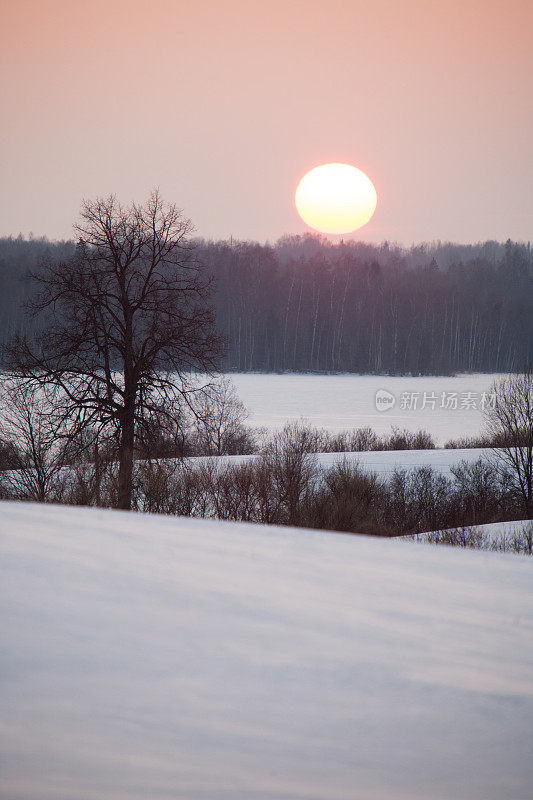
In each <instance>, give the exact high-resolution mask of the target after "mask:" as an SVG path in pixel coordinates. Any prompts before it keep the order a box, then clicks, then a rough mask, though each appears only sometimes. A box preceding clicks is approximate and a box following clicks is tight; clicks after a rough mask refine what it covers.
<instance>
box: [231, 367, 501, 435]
mask: <svg viewBox="0 0 533 800" xmlns="http://www.w3.org/2000/svg"><path fill="white" fill-rule="evenodd" d="M228 377H229V378H231V380H232V381H233V383H234V384H235V388H236V390H237V395H238V396H239V398H240V400H242V402H243V403H244V405H245V406H246V408H247V409H248V411H249V412H250V419H249V423H250V424H251V425H258V426H262V427H265V428H268V429H270V430H273V429H276V428H281V427H282V426H283V425H284V424H285V423H286V422H288V421H290V420H297V419H302V418H303V419H305V420H307V421H308V422H309V423H310V424H311V425H315V426H316V427H318V428H327V429H328V430H330V431H341V430H348V429H351V428H361V427H366V426H369V427H371V428H373V429H374V430H375V431H376V433H378V434H384V433H390V429H391V426H392V425H396V426H397V427H399V428H407V429H408V430H410V431H417V430H419V429H420V428H423V429H425V430H427V431H429V432H430V433H431V434H433V436H434V437H435V440H436V442H437V444H441V445H443V444H445V442H447V441H448V440H449V439H458V438H460V437H462V436H474V435H476V434H478V433H480V431H481V429H482V422H483V420H482V414H481V412H480V410H479V406H480V404H481V397H482V393H483V392H488V391H489V388H490V386H491V384H492V383H493V382H494V381H496V380H498V379H499V378H502V377H503V376H502V375H496V374H494V375H485V374H472V375H457V376H455V377H431V376H426V377H421V378H413V377H390V376H389V375H305V374H284V375H273V374H261V373H228ZM380 389H385V390H387V391H389V392H391V393H392V394H393V395H394V397H395V399H396V403H395V406H394V407H393V408H391V409H390V410H389V411H377V410H376V404H375V397H376V392H377V391H378V390H380ZM424 392H425V393H426V407H425V408H422V406H423V404H424ZM468 392H470V393H471V395H472V396H471V397H470V402H468V401H467V399H466V397H465V395H466V393H468ZM404 393H408V394H409V395H410V396H411V395H414V394H416V395H417V397H416V398H414V399H413V403H414V402H416V406H417V407H416V408H413V409H405V410H404V409H402V408H401V398H402V395H403V394H404ZM443 393H444V394H445V397H444V402H445V403H446V402H449V401H450V395H451V394H453V393H457V398H456V399H457V406H458V407H457V408H456V409H453V408H442V407H441V403H442V399H443V398H442V394H443ZM432 394H434V395H435V398H436V399H435V402H433V401H432V400H431V395H432ZM472 403H474V404H475V408H471V407H468V408H463V407H462V405H463V404H466V405H468V406H470V405H471V404H472ZM433 405H434V406H435V407H433ZM452 405H453V403H452Z"/></svg>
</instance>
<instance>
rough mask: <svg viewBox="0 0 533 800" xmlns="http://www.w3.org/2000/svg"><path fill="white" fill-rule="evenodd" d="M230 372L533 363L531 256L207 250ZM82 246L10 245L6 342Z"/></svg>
mask: <svg viewBox="0 0 533 800" xmlns="http://www.w3.org/2000/svg"><path fill="white" fill-rule="evenodd" d="M197 246H198V256H199V258H200V259H201V260H202V261H203V262H204V263H205V264H206V265H207V267H208V269H209V272H211V273H212V275H213V276H214V289H213V303H214V306H215V308H216V317H217V323H218V328H219V331H220V332H221V333H222V334H223V335H224V336H225V338H226V342H227V345H226V353H225V356H224V361H223V363H222V368H223V369H225V370H227V371H266V372H281V371H302V372H308V371H312V372H357V373H390V374H413V375H420V374H428V375H429V374H449V373H453V372H461V371H463V372H465V371H468V372H470V371H473V372H506V371H514V370H520V369H521V368H522V367H523V366H524V365H525V364H527V363H531V362H532V361H533V258H532V254H531V250H530V247H529V245H524V244H516V243H513V242H511V241H507V242H506V243H504V244H502V243H497V242H493V241H489V242H485V243H483V244H478V245H464V246H463V245H456V244H449V243H433V244H425V245H420V246H413V247H411V248H409V249H406V248H401V247H399V246H396V245H392V244H388V243H384V244H381V245H370V244H364V243H358V242H341V243H339V244H337V243H331V242H329V241H328V240H326V239H322V238H321V237H318V236H310V235H309V236H291V237H284V238H282V239H280V240H278V241H277V242H276V243H275V244H272V245H269V244H266V245H260V244H257V243H253V242H235V241H231V242H228V241H219V242H210V241H204V240H198V242H197ZM73 248H74V243H72V242H48V241H47V240H46V239H30V240H26V239H23V238H22V237H18V238H11V237H10V238H4V239H1V240H0V342H5V341H6V340H7V339H8V338H9V337H10V336H11V335H12V334H13V333H16V332H20V331H22V330H23V329H24V327H25V325H27V322H26V320H25V317H24V313H23V304H24V301H25V300H26V299H27V298H28V297H29V296H30V294H31V292H32V288H33V287H32V279H31V273H32V272H33V271H35V270H37V269H38V268H39V264H40V263H41V262H42V261H43V260H46V259H61V258H65V257H67V256H69V255H70V254H71V253H72V250H73Z"/></svg>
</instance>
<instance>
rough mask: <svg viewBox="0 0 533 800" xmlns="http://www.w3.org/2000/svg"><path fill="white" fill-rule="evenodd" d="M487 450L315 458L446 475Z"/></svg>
mask: <svg viewBox="0 0 533 800" xmlns="http://www.w3.org/2000/svg"><path fill="white" fill-rule="evenodd" d="M490 455H491V451H490V450H488V449H483V448H469V449H456V450H454V449H450V450H446V449H444V448H435V449H434V450H365V451H361V452H357V453H317V454H316V460H317V463H318V465H319V466H320V467H322V468H328V467H332V466H333V465H334V464H337V463H338V462H343V461H348V462H349V463H357V464H358V465H359V466H360V467H361V469H363V470H365V471H367V472H375V473H376V474H377V475H382V476H387V475H390V474H391V473H392V472H394V470H395V469H416V468H417V467H432V468H433V469H435V470H437V471H438V472H441V473H442V474H444V475H446V476H447V477H450V475H451V473H450V468H451V467H453V466H456V465H458V464H459V463H460V462H461V461H468V462H470V463H473V462H474V461H477V460H478V459H479V458H489V457H490ZM255 458H257V456H210V457H208V458H202V457H195V458H189V459H186V461H187V462H188V463H190V464H193V465H194V464H195V463H200V462H202V461H212V460H215V461H216V462H217V463H218V464H220V465H222V466H224V465H226V464H242V463H244V462H246V461H252V460H254V459H255Z"/></svg>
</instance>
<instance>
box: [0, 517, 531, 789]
mask: <svg viewBox="0 0 533 800" xmlns="http://www.w3.org/2000/svg"><path fill="white" fill-rule="evenodd" d="M0 532H1V535H0V541H1V567H0V569H1V574H0V587H1V588H0V595H1V603H2V617H1V620H2V621H1V626H2V630H1V640H2V643H3V668H2V673H1V698H0V700H1V711H0V720H1V736H2V751H3V767H2V770H1V778H0V796H2V797H5V798H10V800H22V799H24V800H67V799H68V800H102V798H106V800H126V799H127V800H138V799H139V800H140V798H143V800H146V798H159V799H160V800H161V799H163V800H171V799H172V800H176V799H177V800H330V799H331V800H355V799H356V798H357V800H393V799H394V800H407V799H409V800H418V798H420V800H421V799H422V798H424V799H425V800H429V799H430V798H431V800H470V799H472V800H474V799H475V800H492V798H493V799H494V800H503V798H505V800H526V798H529V797H530V791H531V782H532V780H533V762H532V761H531V758H530V744H531V733H532V720H533V681H532V675H533V636H532V633H533V581H532V579H531V578H532V575H531V562H529V561H528V560H525V559H521V558H519V557H516V556H512V555H500V554H493V553H490V554H489V553H482V552H472V551H464V550H454V549H448V548H429V547H427V548H426V547H421V546H420V545H417V544H409V543H405V542H398V541H391V540H377V539H370V538H366V537H359V536H349V535H343V534H328V533H319V532H316V531H315V532H307V531H302V530H292V529H285V528H283V529H281V528H265V527H260V526H252V525H247V524H235V523H224V522H218V521H212V520H209V521H208V520H193V519H176V518H169V517H152V516H145V515H140V514H129V513H124V512H116V511H101V510H95V509H79V508H69V507H55V506H42V505H30V504H17V503H6V502H4V503H0Z"/></svg>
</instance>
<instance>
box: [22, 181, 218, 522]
mask: <svg viewBox="0 0 533 800" xmlns="http://www.w3.org/2000/svg"><path fill="white" fill-rule="evenodd" d="M76 230H77V232H78V234H79V237H80V238H79V242H78V246H77V248H76V252H75V254H74V256H73V257H72V258H70V259H69V260H66V261H61V262H59V263H49V264H48V265H46V267H45V269H44V270H43V271H42V272H41V273H40V274H39V275H37V276H36V280H37V281H38V284H39V293H38V295H37V296H36V298H35V299H34V300H33V302H32V303H31V306H30V307H29V311H30V314H31V315H32V316H33V317H36V318H37V320H38V321H39V322H40V325H41V331H42V332H41V333H40V334H38V335H37V336H36V337H35V338H34V339H33V340H32V341H30V340H28V339H27V338H20V337H19V338H15V340H13V341H12V342H11V344H10V346H9V347H8V351H7V359H6V360H7V367H8V369H9V370H10V371H11V372H12V374H14V375H15V376H19V377H20V378H22V379H23V380H25V381H26V382H28V383H29V384H31V385H32V386H54V387H56V388H57V390H58V392H59V393H60V400H61V413H63V415H64V416H65V417H68V418H69V419H70V420H71V421H72V422H73V423H74V424H75V427H76V430H77V431H78V432H79V431H80V430H83V429H89V428H90V429H91V430H97V431H98V430H102V429H104V428H105V429H109V428H112V429H115V431H116V438H117V451H118V452H117V458H118V461H119V475H118V497H117V506H118V507H119V508H123V509H129V508H131V503H132V470H133V456H134V450H135V447H136V445H137V443H138V442H139V441H140V439H141V438H142V432H143V430H144V429H146V428H147V427H151V428H152V429H153V426H154V424H157V421H158V420H160V419H162V418H164V419H165V420H167V422H168V421H171V420H172V419H173V418H178V417H179V414H178V410H179V406H180V405H183V403H184V402H185V403H188V402H189V398H190V394H191V392H193V391H194V388H195V387H194V385H193V382H192V381H191V379H190V375H191V373H192V372H194V371H196V370H199V371H201V372H204V373H210V372H211V371H212V370H213V369H214V367H215V362H216V359H217V356H218V354H219V351H220V340H219V338H218V337H217V336H216V335H215V333H214V329H213V324H214V319H213V312H212V310H211V308H210V307H209V305H208V300H209V295H210V280H209V279H208V278H207V277H206V276H205V275H204V273H203V270H202V268H201V265H200V264H199V263H198V260H197V258H196V255H195V251H194V247H193V245H192V243H191V240H190V234H191V230H192V227H191V223H190V221H189V220H187V219H185V218H184V217H183V216H182V214H181V212H180V211H179V210H178V209H177V208H176V206H174V205H167V204H164V203H163V202H162V201H161V199H160V197H159V194H158V193H157V192H154V193H152V195H151V197H150V199H149V200H148V202H147V203H146V204H145V205H136V204H133V205H131V206H130V207H129V208H125V207H123V206H121V205H120V204H119V203H118V202H117V200H116V198H115V197H114V196H111V197H109V198H107V199H105V200H96V201H95V202H85V203H84V205H83V207H82V212H81V222H80V223H79V225H77V226H76Z"/></svg>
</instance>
